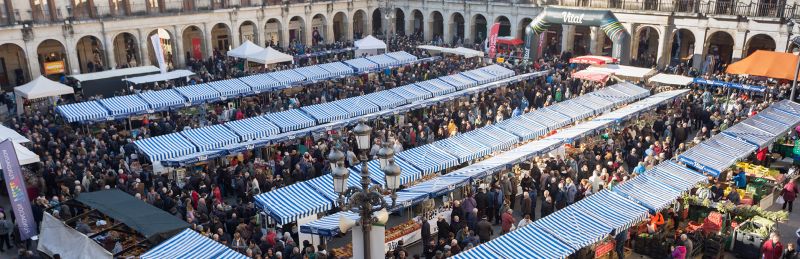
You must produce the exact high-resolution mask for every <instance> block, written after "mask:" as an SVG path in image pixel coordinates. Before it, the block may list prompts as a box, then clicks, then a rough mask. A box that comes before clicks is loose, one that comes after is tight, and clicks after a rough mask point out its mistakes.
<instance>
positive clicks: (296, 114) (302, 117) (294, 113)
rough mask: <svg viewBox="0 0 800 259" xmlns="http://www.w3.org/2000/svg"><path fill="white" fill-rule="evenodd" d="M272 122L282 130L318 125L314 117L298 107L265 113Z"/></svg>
mask: <svg viewBox="0 0 800 259" xmlns="http://www.w3.org/2000/svg"><path fill="white" fill-rule="evenodd" d="M264 117H266V118H267V119H268V120H269V121H270V122H272V123H274V124H275V125H276V126H278V128H280V129H281V132H287V131H293V130H299V129H302V128H308V127H311V126H314V125H317V123H316V121H315V120H314V118H312V117H310V116H308V115H307V114H306V113H305V112H302V111H300V110H298V109H291V110H287V111H282V112H273V113H270V114H266V115H264Z"/></svg>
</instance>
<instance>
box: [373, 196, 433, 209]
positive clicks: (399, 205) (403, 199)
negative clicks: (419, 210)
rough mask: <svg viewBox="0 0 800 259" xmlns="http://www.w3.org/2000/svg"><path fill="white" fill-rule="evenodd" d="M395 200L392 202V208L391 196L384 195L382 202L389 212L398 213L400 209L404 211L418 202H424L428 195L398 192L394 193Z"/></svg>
mask: <svg viewBox="0 0 800 259" xmlns="http://www.w3.org/2000/svg"><path fill="white" fill-rule="evenodd" d="M396 194H397V200H395V201H394V206H392V196H391V195H384V196H383V201H385V202H386V205H387V206H388V207H390V208H389V209H387V210H388V211H390V212H395V211H399V210H401V209H405V208H408V207H411V206H414V205H416V204H418V203H420V202H423V201H425V199H427V198H428V193H424V192H407V191H400V192H396Z"/></svg>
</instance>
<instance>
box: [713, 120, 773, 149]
mask: <svg viewBox="0 0 800 259" xmlns="http://www.w3.org/2000/svg"><path fill="white" fill-rule="evenodd" d="M722 133H723V134H727V135H730V136H732V137H735V138H739V139H742V140H744V141H747V142H749V143H751V144H753V145H758V146H759V147H761V148H763V147H767V146H769V144H771V143H772V142H773V141H775V139H776V138H777V137H778V136H776V135H774V134H772V133H769V132H767V131H765V130H763V129H759V128H756V127H753V126H750V125H747V124H743V123H737V124H735V125H733V126H731V127H730V128H727V129H725V130H724V131H722Z"/></svg>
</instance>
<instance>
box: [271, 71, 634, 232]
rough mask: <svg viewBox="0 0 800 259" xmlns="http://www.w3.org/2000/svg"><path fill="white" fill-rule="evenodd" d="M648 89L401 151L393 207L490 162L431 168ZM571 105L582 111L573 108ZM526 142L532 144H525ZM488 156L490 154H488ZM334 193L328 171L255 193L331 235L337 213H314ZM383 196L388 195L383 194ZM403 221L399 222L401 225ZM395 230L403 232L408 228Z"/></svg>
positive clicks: (473, 175) (596, 95) (276, 214)
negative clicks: (456, 168)
mask: <svg viewBox="0 0 800 259" xmlns="http://www.w3.org/2000/svg"><path fill="white" fill-rule="evenodd" d="M647 95H649V92H648V91H647V90H645V89H642V88H639V87H636V86H633V85H629V84H620V85H615V86H611V87H608V88H605V89H602V90H599V91H596V92H593V93H590V94H587V95H584V96H581V97H577V98H575V99H572V100H569V101H565V102H562V103H561V104H558V105H554V106H550V107H547V108H543V109H539V110H537V111H534V112H531V113H527V114H525V115H522V116H519V117H514V118H510V119H508V120H505V121H503V123H500V124H497V125H491V126H487V127H483V128H481V129H476V130H473V131H470V132H468V133H465V134H460V135H457V136H454V137H451V138H448V139H444V140H440V141H437V142H434V143H431V144H428V145H424V146H420V147H417V148H412V149H409V150H406V151H403V152H400V153H398V154H396V155H395V162H396V163H397V164H398V165H399V166H400V167H401V168H402V170H401V172H402V174H401V176H400V178H401V185H403V186H407V187H408V188H406V189H405V190H403V191H400V192H398V200H397V203H396V204H397V206H396V207H394V208H392V210H395V211H397V210H401V209H403V208H409V207H411V206H414V205H415V204H418V203H420V202H422V201H424V200H426V199H429V198H435V197H439V196H442V195H444V194H445V193H449V192H452V191H453V190H455V189H457V188H458V187H461V186H464V185H466V184H467V183H469V182H470V181H472V180H473V179H478V178H480V176H481V175H482V176H486V175H488V174H490V173H491V169H492V168H490V167H488V166H486V163H484V162H480V163H477V164H475V166H480V167H481V168H480V169H479V170H475V166H468V167H466V168H468V169H466V170H465V169H462V170H458V171H456V172H461V173H456V172H454V173H451V174H448V175H446V176H441V177H439V176H438V175H437V174H435V173H436V172H443V171H446V170H449V169H452V168H455V167H457V166H459V165H461V164H462V163H464V162H466V161H471V160H474V159H476V158H480V157H483V156H485V155H488V154H490V153H493V152H499V151H502V150H505V149H508V148H510V147H511V146H513V145H516V144H518V143H522V142H523V141H529V140H532V139H536V138H539V137H541V136H545V135H546V134H547V133H548V132H550V131H551V130H555V129H558V128H560V127H563V126H566V125H568V124H570V123H573V122H575V121H577V120H580V119H581V118H586V117H585V116H587V115H586V114H589V115H588V116H592V115H596V114H600V113H603V112H606V111H609V110H611V109H612V108H613V107H617V106H620V105H623V104H626V103H628V102H631V101H634V100H636V99H640V98H643V97H646V96H647ZM576 110H581V111H584V112H582V113H579V112H575V111H576ZM609 123H612V122H609ZM536 143H539V142H536ZM559 144H563V143H562V142H561V141H555V142H552V143H551V144H550V145H551V146H552V147H556V146H558V145H559ZM525 147H527V148H532V147H530V146H525ZM546 148H547V147H540V148H539V149H538V150H540V151H542V150H544V149H546ZM509 153H519V152H509ZM496 157H497V156H496ZM504 157H505V156H504ZM492 159H494V158H490V159H489V160H492ZM489 160H485V161H489ZM367 166H368V167H369V172H370V175H369V177H370V179H371V180H372V181H373V183H375V184H380V185H383V184H384V173H383V172H382V171H381V170H380V166H379V165H378V162H377V161H369V162H367ZM503 166H505V164H503ZM494 167H496V168H499V167H500V165H495V166H494ZM350 171H351V174H350V175H351V176H350V179H348V185H349V186H353V187H358V186H360V184H359V181H360V180H359V175H360V167H359V166H354V167H352V168H350ZM467 173H470V175H462V174H467ZM478 174H481V175H478ZM297 197H303V199H301V200H302V202H299V203H298V202H297V200H298V199H297ZM337 197H338V194H336V193H335V192H333V180H332V178H331V176H322V177H318V178H315V179H311V180H308V181H305V182H300V183H295V184H293V185H291V186H287V187H285V188H281V189H277V190H274V191H271V192H267V193H264V194H261V195H259V196H256V204H257V206H258V207H259V208H261V209H262V210H263V211H264V212H266V213H267V214H268V215H269V216H270V217H271V218H272V219H273V220H274V221H275V222H277V223H279V224H289V223H293V222H298V224H299V225H300V228H301V232H303V233H309V234H315V235H317V234H320V233H322V235H324V236H330V235H336V234H337V233H338V232H337V231H335V228H337V227H338V224H333V223H332V222H338V219H335V218H331V217H337V216H328V217H323V218H322V219H320V221H319V222H315V221H314V220H315V219H316V218H317V214H318V213H321V212H325V211H328V210H330V209H331V208H332V204H333V202H334V201H336V199H337ZM386 199H387V200H390V198H389V197H388V196H387V197H386ZM289 201H293V202H294V204H296V205H297V206H293V207H291V208H286V206H284V204H286V202H289ZM340 215H341V214H340ZM310 222H313V223H310ZM406 225H407V224H403V225H401V226H406ZM411 225H413V224H411ZM434 225H435V224H434ZM400 231H403V232H408V231H407V229H405V230H400ZM387 236H397V235H387Z"/></svg>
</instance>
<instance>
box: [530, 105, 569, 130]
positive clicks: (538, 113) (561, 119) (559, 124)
mask: <svg viewBox="0 0 800 259" xmlns="http://www.w3.org/2000/svg"><path fill="white" fill-rule="evenodd" d="M522 116H523V117H526V118H528V119H531V120H532V121H535V122H540V121H539V120H540V119H537V118H545V121H546V122H548V123H549V122H552V124H546V123H543V122H540V123H541V124H543V125H549V126H551V128H550V130H554V129H558V128H563V127H564V126H567V125H569V124H570V123H572V122H573V121H575V120H574V119H573V118H572V117H570V116H567V115H564V114H561V113H559V112H557V111H555V110H553V109H552V108H550V107H544V108H541V109H538V110H535V111H533V112H529V113H526V114H523V115H522Z"/></svg>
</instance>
